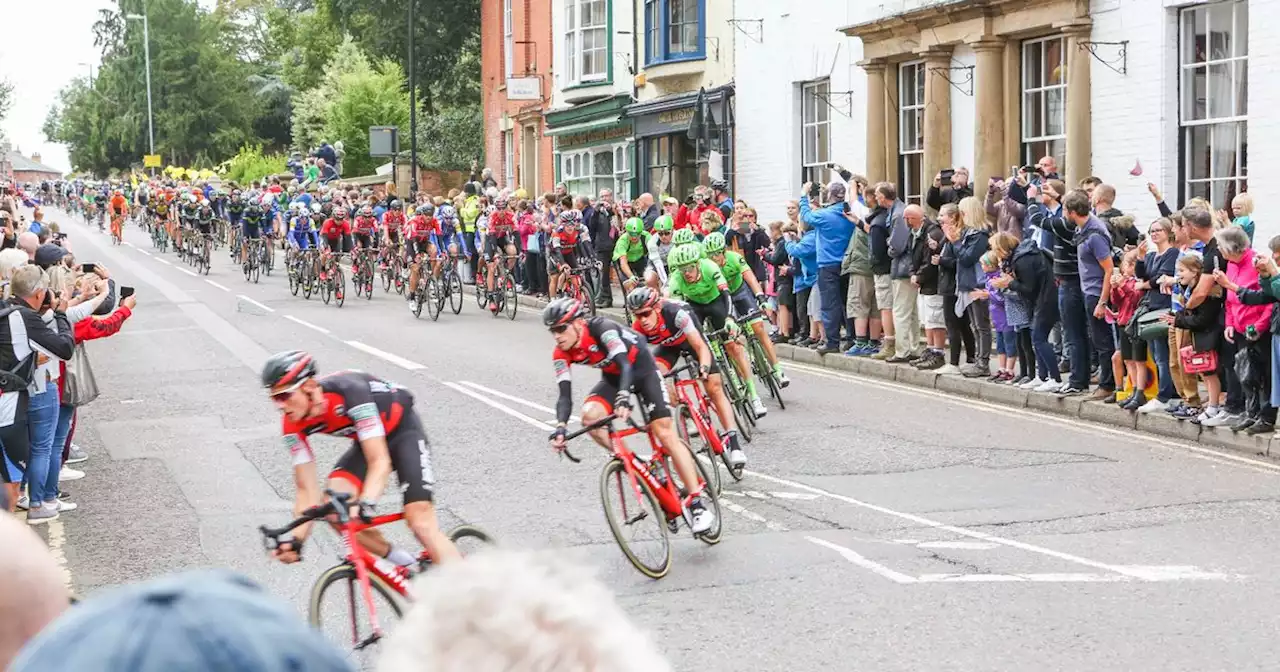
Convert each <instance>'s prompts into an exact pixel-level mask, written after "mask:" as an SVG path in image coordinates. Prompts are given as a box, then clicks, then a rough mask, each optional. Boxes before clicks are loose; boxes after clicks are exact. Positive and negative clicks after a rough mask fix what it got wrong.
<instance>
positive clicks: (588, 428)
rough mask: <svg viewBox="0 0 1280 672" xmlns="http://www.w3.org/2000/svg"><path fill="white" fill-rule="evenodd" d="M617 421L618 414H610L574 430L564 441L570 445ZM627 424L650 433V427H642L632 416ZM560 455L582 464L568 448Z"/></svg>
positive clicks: (628, 418)
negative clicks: (580, 437) (585, 435)
mask: <svg viewBox="0 0 1280 672" xmlns="http://www.w3.org/2000/svg"><path fill="white" fill-rule="evenodd" d="M617 419H618V416H617V414H616V413H610V414H609V415H606V416H604V417H603V418H600V419H599V420H596V421H595V422H593V423H591V424H589V425H583V426H582V427H579V428H578V429H575V430H573V431H572V432H569V433H568V434H565V435H564V441H565V443H568V442H570V441H572V440H574V439H576V438H578V437H579V436H582V435H583V434H586V433H587V432H592V431H595V430H597V429H600V428H601V427H606V426H608V425H611V424H613V421H614V420H617ZM627 424H629V425H631V427H632V428H634V429H635V430H636V431H637V432H647V431H649V428H648V426H647V425H645V426H642V425H639V424H637V423H636V419H635V418H633V417H631V416H627ZM560 454H562V455H564V456H565V457H566V458H568V459H569V461H570V462H573V463H574V464H578V463H580V462H582V460H581V459H580V458H578V457H577V456H575V455H574V454H573V453H570V452H569V449H568V447H565V448H564V449H563V450H561V451H560Z"/></svg>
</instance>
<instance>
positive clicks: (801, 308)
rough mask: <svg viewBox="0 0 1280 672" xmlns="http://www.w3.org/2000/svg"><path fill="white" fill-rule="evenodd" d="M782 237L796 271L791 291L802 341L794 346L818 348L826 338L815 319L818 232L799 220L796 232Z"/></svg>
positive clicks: (818, 298) (816, 313)
mask: <svg viewBox="0 0 1280 672" xmlns="http://www.w3.org/2000/svg"><path fill="white" fill-rule="evenodd" d="M785 235H786V237H787V241H786V248H787V254H789V255H791V268H792V269H793V271H794V272H795V280H794V283H795V284H794V286H793V288H794V290H795V294H796V313H797V315H796V322H797V324H798V325H799V327H798V328H799V329H800V330H801V331H800V335H801V338H800V340H799V341H798V342H796V345H798V346H800V347H808V346H810V345H817V346H819V347H821V346H822V345H823V344H825V343H826V338H825V337H822V321H821V320H820V319H818V313H819V311H818V310H817V308H818V306H819V305H820V300H821V297H820V296H819V293H818V290H817V288H816V286H817V281H818V231H817V229H814V228H813V227H811V226H809V225H807V224H805V223H804V222H803V221H801V222H800V228H799V230H798V231H791V232H788V233H786V234H785Z"/></svg>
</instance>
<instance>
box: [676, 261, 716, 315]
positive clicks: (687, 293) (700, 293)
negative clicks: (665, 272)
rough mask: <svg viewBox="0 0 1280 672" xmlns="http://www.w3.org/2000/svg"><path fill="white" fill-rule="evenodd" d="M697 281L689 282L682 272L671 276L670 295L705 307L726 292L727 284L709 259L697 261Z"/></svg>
mask: <svg viewBox="0 0 1280 672" xmlns="http://www.w3.org/2000/svg"><path fill="white" fill-rule="evenodd" d="M698 275H699V277H698V279H697V281H695V282H689V281H688V280H685V279H684V270H683V269H680V270H677V271H675V272H673V273H672V274H671V279H670V280H669V282H670V284H671V294H672V295H673V296H678V297H682V298H684V299H685V300H686V301H688V302H689V303H696V304H698V305H703V306H705V305H707V304H709V303H711V302H713V301H715V300H716V299H717V298H719V297H720V292H724V291H728V289H729V283H728V282H727V281H725V279H724V273H721V272H720V267H719V266H717V265H716V264H715V262H714V261H711V260H709V259H700V260H699V261H698Z"/></svg>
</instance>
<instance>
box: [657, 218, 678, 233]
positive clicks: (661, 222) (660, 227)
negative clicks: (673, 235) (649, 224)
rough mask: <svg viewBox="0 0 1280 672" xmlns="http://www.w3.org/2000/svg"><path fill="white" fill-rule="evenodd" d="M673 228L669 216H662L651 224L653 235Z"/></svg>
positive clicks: (673, 223)
mask: <svg viewBox="0 0 1280 672" xmlns="http://www.w3.org/2000/svg"><path fill="white" fill-rule="evenodd" d="M674 228H675V222H673V221H671V215H663V216H661V217H659V218H657V219H656V220H654V222H653V231H654V233H661V232H663V231H670V230H672V229H674Z"/></svg>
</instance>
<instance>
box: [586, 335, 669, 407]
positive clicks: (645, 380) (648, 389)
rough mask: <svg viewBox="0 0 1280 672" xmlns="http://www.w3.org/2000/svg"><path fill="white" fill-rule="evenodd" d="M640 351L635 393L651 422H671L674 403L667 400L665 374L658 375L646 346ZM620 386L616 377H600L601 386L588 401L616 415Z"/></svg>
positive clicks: (633, 371)
mask: <svg viewBox="0 0 1280 672" xmlns="http://www.w3.org/2000/svg"><path fill="white" fill-rule="evenodd" d="M637 347H638V348H639V350H638V351H637V353H636V361H635V362H633V363H632V364H631V367H632V368H631V380H632V383H631V391H632V392H634V393H635V394H636V396H637V397H639V398H640V403H642V404H644V410H645V413H647V414H648V416H649V419H650V420H661V419H662V418H669V417H671V408H670V403H671V400H670V399H669V398H668V397H667V386H666V385H663V384H662V373H661V372H660V371H658V365H657V363H656V362H654V360H653V355H652V354H650V353H649V349H648V348H646V347H644V346H643V345H640V346H637ZM620 382H621V381H620V380H619V379H618V376H617V375H616V374H612V373H606V374H604V375H603V376H601V377H600V382H598V383H596V385H595V387H593V388H591V392H590V393H589V394H588V395H587V398H586V401H594V402H597V403H599V404H600V405H601V406H604V408H605V412H607V413H612V412H613V400H614V399H617V398H618V383H620Z"/></svg>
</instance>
